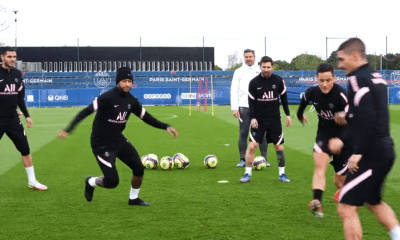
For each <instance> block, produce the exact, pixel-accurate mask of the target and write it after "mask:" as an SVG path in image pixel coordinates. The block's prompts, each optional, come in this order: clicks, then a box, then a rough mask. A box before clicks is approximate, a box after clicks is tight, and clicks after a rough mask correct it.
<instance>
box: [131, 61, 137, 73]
mask: <svg viewBox="0 0 400 240" xmlns="http://www.w3.org/2000/svg"><path fill="white" fill-rule="evenodd" d="M132 71H136V62H132Z"/></svg>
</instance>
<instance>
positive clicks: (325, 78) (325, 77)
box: [317, 63, 335, 94]
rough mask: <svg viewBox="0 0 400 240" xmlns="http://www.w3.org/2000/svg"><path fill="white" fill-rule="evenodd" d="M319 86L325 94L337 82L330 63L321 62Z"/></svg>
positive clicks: (318, 78) (318, 71)
mask: <svg viewBox="0 0 400 240" xmlns="http://www.w3.org/2000/svg"><path fill="white" fill-rule="evenodd" d="M317 80H318V86H319V88H320V89H321V91H322V92H323V93H324V94H328V93H329V92H330V91H331V90H332V88H333V84H334V83H335V74H334V73H333V67H332V65H330V64H329V63H321V64H320V65H318V68H317Z"/></svg>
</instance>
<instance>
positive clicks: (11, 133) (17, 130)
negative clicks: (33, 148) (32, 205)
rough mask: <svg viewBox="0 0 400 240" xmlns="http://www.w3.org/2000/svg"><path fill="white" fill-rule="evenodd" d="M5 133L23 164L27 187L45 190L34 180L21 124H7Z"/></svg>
mask: <svg viewBox="0 0 400 240" xmlns="http://www.w3.org/2000/svg"><path fill="white" fill-rule="evenodd" d="M5 133H6V134H7V136H8V137H9V138H10V139H11V141H12V142H13V143H14V145H15V147H16V148H17V150H18V151H19V152H20V153H21V157H22V163H23V164H24V167H25V170H26V174H27V175H28V187H29V188H32V189H36V190H40V191H44V190H47V186H45V185H43V184H41V183H39V182H38V181H37V180H36V176H35V170H34V167H33V164H32V156H31V155H30V149H29V144H28V139H27V138H26V135H25V130H24V127H23V126H22V124H21V123H20V122H19V123H13V124H9V125H8V127H7V129H6V130H5Z"/></svg>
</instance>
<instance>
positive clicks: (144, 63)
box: [142, 62, 150, 71]
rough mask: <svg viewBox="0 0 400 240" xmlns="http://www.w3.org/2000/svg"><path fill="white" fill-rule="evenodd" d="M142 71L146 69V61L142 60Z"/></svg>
mask: <svg viewBox="0 0 400 240" xmlns="http://www.w3.org/2000/svg"><path fill="white" fill-rule="evenodd" d="M149 65H150V64H149ZM142 71H146V62H142Z"/></svg>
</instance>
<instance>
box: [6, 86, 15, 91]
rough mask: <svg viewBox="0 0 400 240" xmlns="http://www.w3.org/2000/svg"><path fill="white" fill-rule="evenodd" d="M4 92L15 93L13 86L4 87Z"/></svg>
mask: <svg viewBox="0 0 400 240" xmlns="http://www.w3.org/2000/svg"><path fill="white" fill-rule="evenodd" d="M4 92H15V84H10V85H8V84H7V85H6V87H5V88H4Z"/></svg>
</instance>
